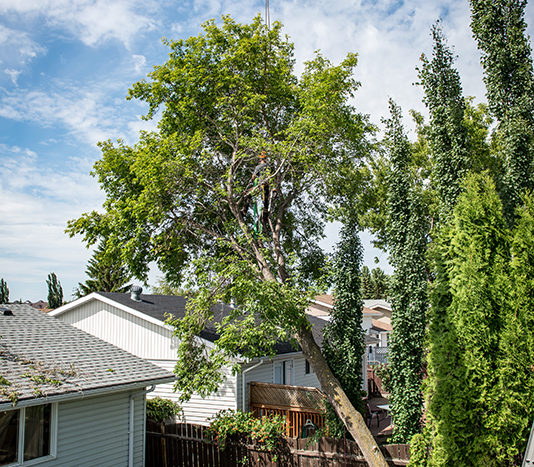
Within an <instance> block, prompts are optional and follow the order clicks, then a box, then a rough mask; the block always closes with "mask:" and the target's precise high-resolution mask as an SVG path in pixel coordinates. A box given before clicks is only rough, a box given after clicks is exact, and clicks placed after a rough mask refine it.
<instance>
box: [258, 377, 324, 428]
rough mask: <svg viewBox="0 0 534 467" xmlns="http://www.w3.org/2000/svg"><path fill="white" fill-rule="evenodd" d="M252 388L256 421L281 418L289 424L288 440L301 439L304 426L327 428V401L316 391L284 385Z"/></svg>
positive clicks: (287, 426)
mask: <svg viewBox="0 0 534 467" xmlns="http://www.w3.org/2000/svg"><path fill="white" fill-rule="evenodd" d="M249 384H250V411H251V412H252V413H254V415H256V416H257V417H263V416H266V415H267V416H270V415H280V416H282V417H283V418H284V419H285V420H286V436H287V437H289V438H301V437H303V436H305V435H306V434H309V433H307V430H306V428H305V426H310V425H311V424H313V425H315V427H317V428H322V427H323V426H324V416H323V411H324V407H325V405H324V404H325V401H326V397H325V395H324V394H323V393H322V392H321V391H320V390H319V389H317V388H308V387H303V386H289V385H285V384H272V383H258V382H252V383H249Z"/></svg>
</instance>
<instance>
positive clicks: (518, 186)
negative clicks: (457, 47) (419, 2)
mask: <svg viewBox="0 0 534 467" xmlns="http://www.w3.org/2000/svg"><path fill="white" fill-rule="evenodd" d="M470 3H471V12H472V20H471V27H472V29H473V34H474V36H475V39H476V40H477V42H478V48H479V49H480V51H481V52H482V66H483V68H484V81H485V83H486V92H487V98H488V104H489V107H490V110H491V111H492V113H493V115H494V116H495V117H496V118H497V120H498V123H499V128H498V133H499V139H500V147H501V151H502V156H503V159H504V164H505V174H504V180H503V182H502V184H503V186H502V190H501V191H502V198H503V203H504V207H505V211H506V216H507V218H508V219H509V221H511V220H512V219H513V217H514V209H515V208H516V207H517V206H518V205H519V203H520V200H521V194H522V193H524V191H525V190H532V189H533V188H534V175H533V170H532V169H533V155H534V148H533V143H534V75H533V70H532V57H531V48H530V43H529V39H528V36H527V34H526V28H527V25H526V23H525V19H524V15H525V7H526V5H527V1H526V0H470Z"/></svg>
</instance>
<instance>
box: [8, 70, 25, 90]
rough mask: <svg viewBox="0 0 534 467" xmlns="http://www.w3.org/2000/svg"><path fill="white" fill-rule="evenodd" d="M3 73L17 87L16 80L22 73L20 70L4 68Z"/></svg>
mask: <svg viewBox="0 0 534 467" xmlns="http://www.w3.org/2000/svg"><path fill="white" fill-rule="evenodd" d="M4 73H5V74H6V75H8V76H9V77H10V78H11V82H12V83H13V84H14V85H15V86H16V85H17V79H18V77H19V75H20V74H21V73H22V71H21V70H12V69H10V68H6V69H5V70H4Z"/></svg>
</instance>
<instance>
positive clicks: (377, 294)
mask: <svg viewBox="0 0 534 467" xmlns="http://www.w3.org/2000/svg"><path fill="white" fill-rule="evenodd" d="M371 284H372V290H373V294H372V296H371V297H369V298H387V297H388V293H389V277H388V275H387V274H386V273H385V272H384V271H382V269H380V268H373V270H372V271H371Z"/></svg>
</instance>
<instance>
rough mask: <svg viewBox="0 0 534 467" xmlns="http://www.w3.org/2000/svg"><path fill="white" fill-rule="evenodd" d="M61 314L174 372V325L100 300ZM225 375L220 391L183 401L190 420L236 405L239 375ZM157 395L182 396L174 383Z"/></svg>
mask: <svg viewBox="0 0 534 467" xmlns="http://www.w3.org/2000/svg"><path fill="white" fill-rule="evenodd" d="M57 318H59V319H61V320H62V321H65V322H67V323H69V324H72V325H73V326H75V327H77V328H78V329H81V330H83V331H85V332H87V333H89V334H92V335H93V336H96V337H99V338H100V339H103V340H105V341H107V342H110V343H111V344H114V345H116V346H117V347H120V348H121V349H124V350H126V351H128V352H130V353H132V354H134V355H137V356H138V357H141V358H145V359H147V360H149V361H151V362H152V363H154V364H155V365H158V366H160V367H161V368H165V369H166V370H169V371H170V372H172V371H173V369H174V366H175V364H176V351H177V347H178V342H179V341H178V339H176V338H175V337H173V336H172V331H171V330H170V329H167V328H165V327H163V326H160V325H157V324H154V323H151V322H148V321H146V320H144V319H142V318H138V317H136V316H133V315H131V314H130V313H127V312H126V311H123V310H121V309H119V308H116V307H114V306H112V305H108V304H106V303H102V302H100V301H98V300H91V301H89V302H87V303H83V304H81V305H80V306H78V307H76V308H73V309H71V310H68V311H67V312H65V313H62V314H60V315H58V316H57ZM225 375H226V377H227V379H226V381H225V382H224V383H223V384H222V386H221V389H220V390H219V391H218V392H217V393H216V394H214V395H212V396H210V397H207V398H205V399H203V398H202V397H200V396H198V395H194V396H193V397H192V398H191V400H190V401H189V402H187V403H186V404H183V410H184V416H185V420H186V421H187V422H188V423H201V424H206V423H207V419H208V418H210V417H213V416H214V415H215V414H216V413H217V412H219V411H220V410H224V409H236V377H235V376H233V375H232V373H231V371H230V369H227V371H225ZM156 396H160V397H164V398H166V399H171V400H176V401H177V400H178V394H176V393H175V392H174V391H173V383H168V384H162V385H159V386H157V387H156V389H155V390H154V391H153V392H151V393H149V395H148V397H156Z"/></svg>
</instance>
